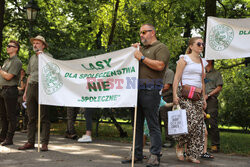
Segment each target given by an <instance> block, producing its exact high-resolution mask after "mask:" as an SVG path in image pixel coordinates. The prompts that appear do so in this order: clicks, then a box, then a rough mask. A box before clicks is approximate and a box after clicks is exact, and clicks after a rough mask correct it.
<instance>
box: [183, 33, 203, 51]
mask: <svg viewBox="0 0 250 167" xmlns="http://www.w3.org/2000/svg"><path fill="white" fill-rule="evenodd" d="M198 39H202V38H201V37H192V38H190V40H189V41H188V47H187V50H186V54H190V53H192V50H191V48H190V46H191V45H193V44H194V43H195V41H196V40H198Z"/></svg>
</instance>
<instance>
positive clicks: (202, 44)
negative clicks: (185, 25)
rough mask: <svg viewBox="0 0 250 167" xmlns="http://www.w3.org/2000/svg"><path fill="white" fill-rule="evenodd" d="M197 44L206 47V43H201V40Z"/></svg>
mask: <svg viewBox="0 0 250 167" xmlns="http://www.w3.org/2000/svg"><path fill="white" fill-rule="evenodd" d="M197 46H199V47H201V46H203V47H205V44H204V43H201V42H197Z"/></svg>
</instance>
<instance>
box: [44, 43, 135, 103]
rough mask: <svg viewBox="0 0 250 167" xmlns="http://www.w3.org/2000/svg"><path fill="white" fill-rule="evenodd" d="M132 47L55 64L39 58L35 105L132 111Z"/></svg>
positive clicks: (53, 61)
mask: <svg viewBox="0 0 250 167" xmlns="http://www.w3.org/2000/svg"><path fill="white" fill-rule="evenodd" d="M135 50H136V49H135V48H133V47H130V48H126V49H122V50H119V51H115V52H111V53H107V54H102V55H98V56H93V57H88V58H82V59H75V60H68V61H62V60H56V59H53V58H51V57H49V56H46V55H44V54H42V55H39V103H40V104H47V105H55V106H72V107H90V108H91V107H92V108H95V107H96V108H99V107H103V108H109V107H112V108H114V107H134V106H135V105H136V103H137V87H138V86H137V85H138V65H139V64H138V60H136V59H135V58H134V51H135Z"/></svg>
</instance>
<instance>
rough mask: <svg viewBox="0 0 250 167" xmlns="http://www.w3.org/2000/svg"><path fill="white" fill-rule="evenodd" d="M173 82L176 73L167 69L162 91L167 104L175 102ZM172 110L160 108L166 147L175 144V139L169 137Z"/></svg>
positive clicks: (170, 108)
mask: <svg viewBox="0 0 250 167" xmlns="http://www.w3.org/2000/svg"><path fill="white" fill-rule="evenodd" d="M173 81H174V72H173V70H171V69H169V68H167V69H166V72H165V75H164V78H163V84H164V87H163V89H162V97H163V100H164V101H165V102H166V103H172V102H173V89H172V85H173ZM171 110H172V107H161V108H160V118H161V120H163V121H164V128H165V139H166V143H165V144H164V145H163V146H164V147H173V146H174V143H175V142H174V139H173V137H172V136H170V135H168V111H171Z"/></svg>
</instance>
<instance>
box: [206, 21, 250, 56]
mask: <svg viewBox="0 0 250 167" xmlns="http://www.w3.org/2000/svg"><path fill="white" fill-rule="evenodd" d="M244 57H250V18H246V19H223V18H216V17H208V19H207V33H206V51H205V58H206V59H207V60H215V59H235V58H244Z"/></svg>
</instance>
